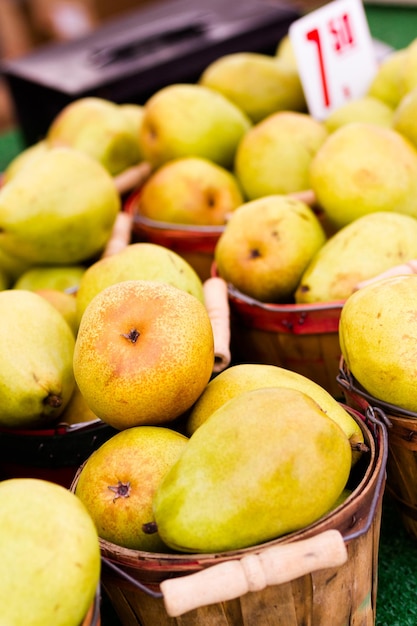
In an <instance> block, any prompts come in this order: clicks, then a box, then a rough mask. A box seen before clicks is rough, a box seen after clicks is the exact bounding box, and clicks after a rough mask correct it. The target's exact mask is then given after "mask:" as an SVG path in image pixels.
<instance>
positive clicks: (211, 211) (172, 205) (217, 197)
mask: <svg viewBox="0 0 417 626" xmlns="http://www.w3.org/2000/svg"><path fill="white" fill-rule="evenodd" d="M243 202H244V198H243V194H242V190H241V189H240V185H239V183H238V181H237V179H236V177H235V176H234V175H233V174H232V172H230V171H229V170H226V169H225V168H224V167H221V166H220V165H217V164H216V163H214V162H213V161H209V160H208V159H202V158H200V157H183V158H179V159H173V160H172V161H168V163H165V164H164V165H162V166H161V167H160V168H159V169H158V170H156V171H155V172H154V173H153V174H151V175H150V177H149V178H148V179H147V181H146V182H145V184H144V185H143V187H142V189H141V194H140V198H139V211H140V213H141V215H143V216H145V217H148V218H150V219H152V220H158V221H162V222H170V223H175V224H188V225H195V226H219V225H223V224H224V223H225V222H226V220H227V217H228V215H229V213H231V212H232V211H234V210H235V209H236V208H237V207H238V206H239V205H241V204H243Z"/></svg>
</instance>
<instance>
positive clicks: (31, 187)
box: [0, 148, 121, 265]
mask: <svg viewBox="0 0 417 626" xmlns="http://www.w3.org/2000/svg"><path fill="white" fill-rule="evenodd" d="M120 208H121V199H120V196H119V194H118V192H117V190H116V187H115V185H114V182H113V178H112V177H111V176H110V174H109V173H108V172H107V170H106V169H105V168H104V167H103V166H102V165H101V164H100V163H98V162H97V161H95V160H94V159H92V158H91V157H89V156H87V155H86V154H83V153H82V152H80V151H79V150H75V149H73V148H51V149H49V150H46V151H45V152H44V153H42V154H39V155H38V157H37V158H36V161H35V162H34V164H33V167H27V168H22V170H21V171H20V172H18V173H17V174H16V175H15V176H14V177H13V178H12V180H10V181H9V182H8V183H6V184H5V185H4V186H3V187H2V188H1V189H0V231H1V232H0V247H1V248H2V249H3V250H4V251H5V252H6V253H8V254H9V255H15V256H17V257H19V258H21V259H22V260H23V261H26V262H27V263H30V264H32V265H44V264H48V265H72V264H78V263H82V262H83V261H85V260H88V259H90V258H91V257H93V256H94V255H96V254H98V253H99V252H101V250H103V249H104V247H105V245H106V243H107V241H108V240H109V238H110V236H111V234H112V229H113V225H114V222H115V220H116V217H117V214H118V213H119V210H120Z"/></svg>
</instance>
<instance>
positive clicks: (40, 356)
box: [0, 289, 75, 428]
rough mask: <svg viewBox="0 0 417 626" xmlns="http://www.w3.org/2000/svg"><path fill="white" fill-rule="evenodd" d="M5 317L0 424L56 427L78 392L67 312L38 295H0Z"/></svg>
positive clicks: (17, 291) (1, 341) (11, 292)
mask: <svg viewBox="0 0 417 626" xmlns="http://www.w3.org/2000/svg"><path fill="white" fill-rule="evenodd" d="M0 316H1V319H2V324H1V328H0V346H1V348H0V356H1V358H0V363H1V367H0V390H1V405H0V424H1V425H2V426H7V427H12V428H19V427H27V426H45V425H48V424H51V423H53V422H55V421H56V420H57V418H58V417H59V416H60V415H61V413H62V412H63V410H64V409H65V407H66V405H67V404H68V402H69V400H70V397H71V394H72V392H73V390H74V385H75V381H74V373H73V367H72V360H73V353H74V345H75V337H74V334H73V332H72V330H71V329H70V327H69V325H68V323H67V322H66V321H65V319H64V318H63V316H62V314H61V313H60V312H58V311H57V310H56V308H55V307H54V306H53V305H52V304H51V303H50V302H48V301H47V300H46V299H45V298H43V297H42V296H40V295H39V294H37V293H35V292H33V291H26V290H24V289H7V290H5V291H0Z"/></svg>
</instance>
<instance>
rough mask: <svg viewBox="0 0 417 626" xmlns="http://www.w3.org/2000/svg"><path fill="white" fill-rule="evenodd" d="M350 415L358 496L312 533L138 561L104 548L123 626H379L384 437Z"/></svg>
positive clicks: (146, 555) (106, 576) (109, 586)
mask: <svg viewBox="0 0 417 626" xmlns="http://www.w3.org/2000/svg"><path fill="white" fill-rule="evenodd" d="M346 409H347V410H349V412H351V414H352V415H353V416H354V418H355V419H356V420H357V421H358V423H359V424H360V426H361V428H362V430H363V433H364V440H365V443H366V444H367V446H368V452H366V453H364V455H363V456H362V458H361V459H360V460H359V462H358V463H357V464H356V465H355V466H354V468H353V469H352V474H351V477H350V486H351V487H352V489H353V491H352V494H351V495H350V496H349V497H348V498H347V499H346V500H345V502H344V503H343V504H342V505H340V506H339V507H337V508H336V509H335V510H334V511H333V512H331V513H329V514H328V515H327V516H325V517H323V518H322V519H321V520H319V521H318V522H316V523H315V524H312V525H311V526H309V527H308V528H306V529H304V530H302V531H300V532H295V533H292V534H290V535H287V536H284V537H280V538H279V539H277V540H275V541H270V542H268V543H264V544H262V545H259V546H256V547H253V548H248V549H244V550H238V551H231V552H226V553H221V554H177V553H174V554H157V553H151V552H140V551H135V550H130V549H125V548H122V547H120V546H117V545H115V544H112V543H110V542H108V541H104V540H101V539H100V547H101V554H102V562H103V567H102V579H101V580H102V585H103V587H104V589H105V591H106V593H107V595H108V597H109V599H110V601H111V603H112V605H113V607H114V609H115V611H116V613H117V614H118V616H119V618H120V620H121V622H122V624H123V626H138V625H140V626H155V625H156V624H158V626H254V625H255V624H256V626H305V625H307V624H309V625H314V626H325V625H326V626H327V625H330V624H331V626H353V625H359V624H360V625H361V626H374V624H375V611H376V596H377V569H378V568H377V565H378V545H379V533H380V518H381V508H382V497H383V491H384V485H385V463H386V431H385V426H384V425H383V424H381V423H379V422H378V421H375V422H373V423H371V422H367V421H366V420H365V418H364V417H363V416H362V415H360V414H359V413H358V412H356V411H354V410H353V409H349V408H348V407H346ZM81 470H82V467H80V469H79V472H78V473H77V475H76V476H75V478H74V481H73V483H72V485H71V490H72V491H75V488H76V485H77V481H78V476H79V474H80V472H81ZM335 538H337V540H338V541H339V542H341V544H342V546H343V550H344V558H343V559H340V558H339V556H338V555H337V554H336V553H337V550H335V551H333V550H332V547H334V546H333V541H334V540H335ZM338 547H339V548H340V544H339V546H338ZM313 555H315V556H316V557H317V560H316V561H314V558H313V559H312V556H313ZM270 559H272V560H273V561H274V565H273V566H269V561H270ZM248 565H249V568H248ZM225 569H226V572H225ZM243 570H244V571H243ZM248 571H252V573H253V574H254V576H253V580H251V579H252V577H251V576H250V575H249V577H247V576H246V575H245V573H247V572H248ZM259 571H261V576H259ZM242 572H243V574H242ZM290 572H291V574H290ZM255 574H256V575H255ZM242 576H243V581H241V582H240V583H239V585H238V591H236V582H237V580H238V579H239V581H240V578H241V577H242ZM263 577H264V578H263ZM232 586H233V592H232V591H231V588H232Z"/></svg>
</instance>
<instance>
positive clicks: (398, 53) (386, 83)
mask: <svg viewBox="0 0 417 626" xmlns="http://www.w3.org/2000/svg"><path fill="white" fill-rule="evenodd" d="M406 56H407V49H406V48H404V49H400V50H394V51H393V52H391V53H390V54H389V55H388V56H387V57H385V58H384V59H383V60H382V61H381V63H380V64H379V67H378V69H377V72H376V74H375V76H374V78H373V79H372V81H371V83H370V85H369V87H368V91H367V95H369V96H372V97H374V98H378V99H379V100H381V101H382V102H384V103H385V104H387V105H388V106H390V107H391V108H393V109H395V108H396V107H397V105H398V104H399V102H400V100H401V98H402V97H403V96H404V94H405V93H406V91H407V89H406V86H405V78H404V63H405V59H406Z"/></svg>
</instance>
